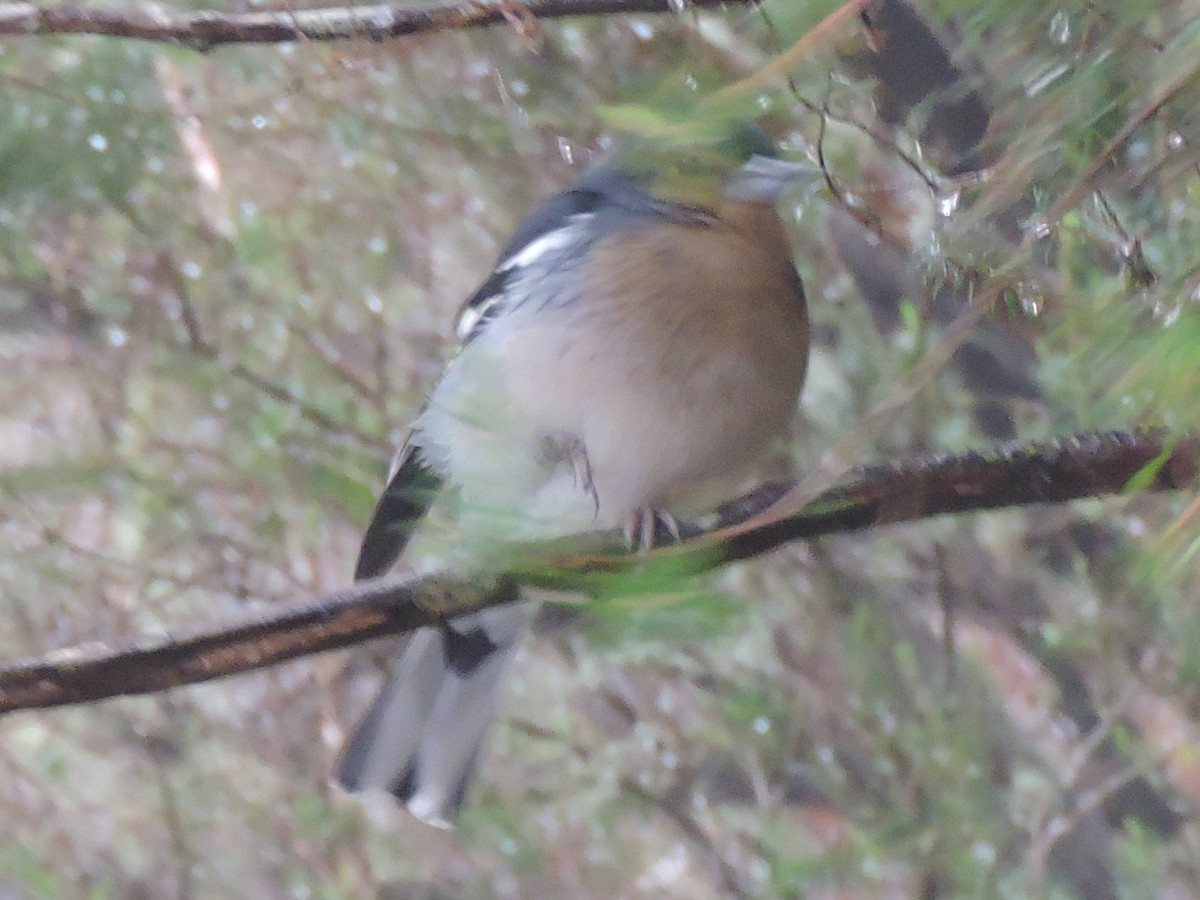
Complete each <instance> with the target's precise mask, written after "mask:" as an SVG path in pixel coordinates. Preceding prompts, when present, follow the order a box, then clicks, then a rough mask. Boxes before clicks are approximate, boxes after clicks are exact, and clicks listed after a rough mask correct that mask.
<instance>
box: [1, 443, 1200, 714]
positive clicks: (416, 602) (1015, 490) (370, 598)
mask: <svg viewBox="0 0 1200 900" xmlns="http://www.w3.org/2000/svg"><path fill="white" fill-rule="evenodd" d="M1197 473H1200V440H1197V439H1195V438H1188V439H1183V440H1180V439H1172V438H1171V437H1170V436H1169V435H1168V434H1167V433H1166V432H1165V431H1162V430H1146V431H1137V432H1110V433H1102V434H1096V433H1087V434H1080V435H1076V436H1074V437H1070V438H1065V439H1062V440H1057V441H1052V442H1049V443H1046V444H1037V445H1033V444H1030V445H1012V446H1008V447H1003V448H1000V449H998V450H995V451H990V452H986V453H985V452H971V453H966V454H962V455H958V456H944V457H938V458H935V459H927V460H920V461H917V462H911V463H893V464H888V465H881V466H870V467H866V468H862V469H859V470H856V471H854V472H851V473H850V474H849V476H848V477H847V479H846V480H845V482H844V484H843V485H842V486H840V487H835V488H833V489H832V490H829V491H826V492H825V493H823V494H822V495H821V496H820V497H818V498H817V500H816V501H814V502H813V503H812V504H811V505H810V506H808V507H807V508H806V509H805V510H803V511H802V512H800V513H797V514H795V515H788V516H784V517H781V518H778V519H772V518H771V517H770V509H769V506H770V504H771V503H772V502H774V500H776V499H778V498H779V497H780V496H782V495H784V494H786V493H787V491H789V490H790V489H791V485H773V486H771V485H767V486H764V487H762V488H759V489H758V490H756V491H754V492H752V493H751V494H748V495H746V496H745V497H743V498H742V499H741V500H738V501H735V502H734V503H732V504H728V505H727V506H726V507H724V508H723V509H722V511H721V515H720V520H721V521H720V524H719V527H718V528H717V529H715V530H713V531H709V532H706V533H701V532H698V531H696V530H695V529H693V530H692V533H691V536H690V537H688V538H687V539H686V540H684V541H683V542H682V543H681V544H679V545H677V546H674V547H665V548H663V549H660V550H657V551H655V552H654V553H651V554H649V555H643V556H630V555H629V554H627V553H625V552H624V551H623V550H621V544H620V537H619V535H617V534H615V533H607V534H599V535H586V536H581V537H578V538H572V539H571V540H569V541H560V542H554V543H551V544H546V545H538V546H533V547H530V548H529V552H528V553H527V554H525V555H523V556H522V557H521V559H520V561H519V562H517V563H515V564H514V565H513V566H512V567H511V568H510V571H509V572H508V573H506V574H505V575H502V576H498V577H496V578H494V579H493V580H492V581H490V582H477V581H476V582H473V581H468V580H465V579H456V578H452V577H448V576H435V577H429V578H422V579H414V580H409V581H397V580H394V579H382V580H379V581H374V582H364V583H362V584H359V585H355V586H353V587H351V588H347V589H346V590H345V591H340V592H337V593H334V594H331V595H328V596H325V597H321V598H319V599H317V600H315V601H314V602H312V603H311V604H309V605H307V606H303V607H301V608H299V609H289V610H285V611H283V612H279V613H270V614H266V615H263V614H259V615H257V616H256V617H255V618H254V619H252V620H250V621H244V622H240V623H235V624H232V625H226V626H224V627H217V628H213V629H210V630H207V631H203V632H200V633H197V634H195V635H193V636H190V637H185V638H178V639H168V640H162V641H154V642H150V643H146V644H143V645H142V646H137V647H133V648H126V649H118V650H114V649H112V648H109V647H107V646H105V645H102V644H92V645H86V646H81V647H75V648H71V649H68V650H61V651H57V652H55V653H52V654H49V655H47V656H46V657H44V658H42V659H40V660H35V661H32V662H25V663H18V664H15V665H12V666H8V667H6V668H3V669H0V713H3V712H10V711H13V710H17V709H35V708H44V707H50V706H61V705H64V704H69V703H82V702H87V701H92V700H99V699H102V698H105V697H114V696H119V695H125V694H142V693H149V692H153V691H160V690H164V689H166V688H170V687H178V686H180V685H185V684H194V683H197V682H201V681H208V680H210V679H213V678H219V677H222V676H224V675H232V674H235V673H238V672H244V671H249V670H252V669H258V668H263V667H265V666H269V665H273V664H275V663H279V662H283V661H284V660H288V659H293V658H295V657H298V656H303V655H306V654H309V653H316V652H319V651H322V650H330V649H333V648H336V647H345V646H349V645H352V644H356V643H360V642H362V641H365V640H369V639H371V638H375V637H382V636H384V635H394V634H402V633H405V632H408V631H412V630H414V629H416V628H420V627H423V626H427V625H435V624H438V623H441V622H444V621H446V620H447V619H452V618H454V617H455V616H459V615H462V614H464V613H467V612H471V611H473V610H476V609H480V608H482V607H485V606H492V605H496V604H500V603H511V602H513V601H515V600H516V599H517V597H518V596H519V589H518V588H519V586H520V585H522V584H524V585H532V586H542V587H555V588H569V589H576V590H584V591H586V590H589V589H591V590H595V589H597V588H599V587H601V586H602V585H603V584H604V583H605V581H606V580H607V579H608V578H610V577H611V576H613V575H616V574H624V573H627V572H630V571H632V570H635V569H639V568H642V567H646V566H650V565H655V564H657V563H659V562H663V563H664V564H665V565H668V566H669V567H670V570H671V571H672V572H674V573H677V574H678V575H679V576H680V577H684V576H686V575H687V574H689V573H699V572H703V571H708V570H711V569H714V568H717V567H719V566H721V565H724V564H726V563H729V562H732V561H734V560H740V559H747V558H749V557H753V556H759V555H761V554H764V553H766V552H767V551H769V550H771V549H773V548H775V547H778V546H780V545H781V544H784V543H787V542H789V541H795V540H801V539H807V538H814V537H819V536H821V535H828V534H836V533H842V532H849V531H860V530H865V529H867V528H871V527H875V526H880V525H887V524H891V523H896V522H906V521H912V520H915V519H919V518H926V517H929V516H936V515H943V514H946V513H963V512H971V511H980V510H989V509H998V508H1001V507H1015V506H1023V505H1028V504H1034V503H1062V502H1066V501H1069V500H1075V499H1080V498H1083V497H1100V496H1104V495H1110V494H1117V493H1121V492H1124V491H1126V490H1129V489H1130V485H1131V484H1136V487H1137V488H1138V489H1139V490H1143V491H1166V490H1176V489H1180V488H1187V487H1190V486H1193V485H1194V482H1195V480H1196V477H1197ZM738 523H744V524H738ZM585 546H586V547H589V548H595V549H594V550H592V549H587V550H586V551H583V552H581V548H583V547H585Z"/></svg>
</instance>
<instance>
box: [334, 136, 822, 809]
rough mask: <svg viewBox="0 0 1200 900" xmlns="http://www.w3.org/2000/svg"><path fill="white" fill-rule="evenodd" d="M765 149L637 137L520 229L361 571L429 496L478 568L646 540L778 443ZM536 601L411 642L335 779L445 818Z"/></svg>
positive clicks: (775, 299) (788, 283)
mask: <svg viewBox="0 0 1200 900" xmlns="http://www.w3.org/2000/svg"><path fill="white" fill-rule="evenodd" d="M772 151H773V147H772V146H771V145H770V143H769V142H767V141H766V139H765V136H763V135H762V134H761V132H758V131H757V130H755V129H750V128H744V127H743V128H739V129H736V130H735V133H734V135H733V137H731V138H728V139H726V140H724V141H723V142H719V143H716V144H713V145H709V146H707V148H706V149H699V148H685V149H683V150H681V149H679V148H678V147H673V148H670V149H669V151H668V152H667V153H666V154H665V162H664V154H662V153H655V152H647V151H646V149H645V147H644V146H641V147H639V148H638V149H636V150H634V151H627V152H623V153H619V154H618V155H617V156H615V157H614V159H612V160H610V161H609V162H608V163H607V164H604V165H601V166H599V167H597V168H595V169H593V170H592V171H591V172H589V173H588V174H586V175H585V176H584V177H583V178H582V179H581V180H580V181H579V183H578V184H576V185H575V186H574V187H573V188H570V189H569V190H567V191H564V192H563V193H560V194H557V195H556V196H553V197H551V198H550V199H549V200H547V201H546V202H545V203H543V204H542V206H541V207H540V208H539V209H538V210H537V211H536V212H534V213H533V214H532V215H531V216H530V217H529V218H528V219H526V220H525V221H524V222H523V223H522V224H521V225H520V226H519V227H518V228H517V230H516V233H515V235H514V236H513V238H512V240H510V241H509V242H508V245H507V246H506V247H505V248H504V250H503V251H502V253H501V254H500V260H499V262H498V263H497V265H496V267H495V268H494V270H493V271H492V274H491V275H490V276H489V277H488V278H487V280H486V281H485V282H484V283H483V285H482V287H480V288H479V290H478V291H476V293H475V294H474V295H473V296H472V297H471V298H470V299H468V300H467V302H466V303H465V304H464V306H463V307H462V309H461V311H460V313H459V316H458V322H457V332H458V337H459V339H460V341H461V348H460V350H459V352H458V354H457V355H456V356H455V357H454V359H453V360H452V361H451V362H450V364H449V365H448V366H447V368H446V371H445V373H444V375H443V377H442V379H441V380H440V381H439V382H438V384H437V386H436V387H435V388H434V389H433V392H432V394H431V395H430V397H429V399H428V401H427V403H426V405H425V407H424V409H423V410H422V412H421V413H420V414H419V416H418V417H417V420H416V422H415V424H414V425H413V428H412V432H411V434H410V436H409V438H408V440H407V442H406V443H405V445H404V446H403V447H402V448H401V450H400V452H399V454H398V455H397V458H396V461H395V463H394V464H393V466H392V471H391V474H390V476H389V480H388V485H387V488H386V490H385V491H384V493H383V495H382V497H381V498H380V500H379V504H378V506H377V508H376V510H375V514H374V518H373V519H372V521H371V524H370V526H369V527H368V529H367V533H366V536H365V538H364V541H363V545H362V550H361V553H360V555H359V559H358V565H357V569H356V572H355V577H356V579H365V578H373V577H378V576H380V575H383V574H386V573H387V572H388V571H389V570H390V569H391V568H392V567H393V565H395V563H396V562H397V560H398V559H399V557H400V555H401V553H402V551H404V549H405V546H406V544H407V543H408V541H409V538H410V536H411V535H412V534H413V532H414V530H415V526H416V525H417V524H418V522H419V521H420V520H421V519H423V518H424V516H425V514H426V512H427V511H428V510H429V508H430V506H431V504H432V503H433V502H434V498H435V496H438V495H439V492H440V494H441V495H452V496H453V504H454V508H453V513H452V517H453V521H454V523H455V527H456V529H457V537H456V538H455V540H454V544H455V546H456V547H457V548H459V550H460V551H461V553H460V555H461V556H463V557H464V558H465V559H467V560H471V561H475V562H478V561H480V560H488V559H492V560H493V561H494V554H495V553H496V552H499V550H500V548H504V547H509V548H511V546H512V542H513V541H517V540H523V539H530V538H538V537H549V536H555V535H562V534H566V533H573V532H578V531H580V530H585V529H588V528H597V527H616V526H622V527H624V528H625V532H626V535H627V538H629V539H630V540H631V541H632V542H634V543H638V544H640V545H641V546H643V547H648V546H649V543H650V541H651V539H652V536H653V533H654V527H655V521H656V519H658V520H659V521H661V522H663V523H664V524H666V525H667V526H668V527H670V525H671V523H672V522H673V521H674V520H673V519H672V518H671V517H670V511H672V510H678V509H679V508H680V506H679V504H680V503H683V502H686V501H687V500H688V498H689V497H695V496H704V497H706V498H707V497H713V493H712V490H711V489H712V487H713V486H714V485H719V484H726V485H729V486H732V484H731V482H732V480H734V479H738V478H739V477H741V478H744V477H745V476H746V475H747V474H748V471H749V470H750V469H751V468H752V467H753V465H754V464H755V463H756V462H758V461H759V460H760V458H761V457H762V455H763V454H764V451H765V450H766V449H767V448H768V446H769V445H770V444H771V443H772V442H773V441H774V440H776V439H777V438H779V437H780V436H782V435H784V434H785V433H786V432H787V430H788V427H789V424H790V423H791V420H792V418H793V415H794V411H795V407H796V404H797V399H798V396H799V393H800V387H801V384H802V382H803V379H804V372H805V367H806V364H807V359H808V344H809V335H808V318H807V312H806V309H805V301H804V292H803V289H802V287H801V284H800V279H799V277H798V276H797V274H796V271H795V269H794V268H793V265H792V261H791V248H790V244H789V241H788V238H787V236H786V234H785V232H784V229H783V227H782V223H781V222H780V220H779V218H778V215H777V213H776V210H775V202H776V200H777V198H778V196H779V194H780V192H781V190H782V189H783V188H784V186H785V185H787V184H788V183H789V181H790V180H792V179H793V178H795V177H796V176H797V175H799V174H802V173H804V172H806V171H808V167H807V166H804V165H800V164H796V163H787V162H784V161H782V160H779V159H777V158H774V155H773V152H772ZM443 487H447V488H451V489H452V490H448V491H442V490H441V489H442V488H443ZM714 499H716V498H715V497H714ZM439 502H440V501H439ZM434 543H436V541H434ZM464 548H465V549H464ZM444 552H445V548H444V547H434V548H433V553H434V555H439V554H442V555H443V559H444V558H445V556H444ZM410 556H411V554H410ZM460 562H461V561H460ZM483 564H485V563H483ZM533 609H534V604H532V603H522V604H518V605H515V606H506V607H498V608H492V609H488V610H484V611H481V612H479V613H476V614H472V615H468V616H463V617H461V618H459V619H455V620H454V621H452V622H449V623H447V624H446V625H445V626H441V627H431V628H425V629H421V630H420V631H418V632H416V633H415V634H414V635H412V636H411V637H410V639H409V640H408V643H407V645H406V646H405V649H404V651H403V654H402V656H401V657H400V659H399V661H398V663H397V664H396V666H395V668H394V670H393V672H392V674H391V677H390V679H389V681H388V683H387V685H386V686H385V687H384V689H383V690H382V691H381V693H380V694H379V696H378V697H377V698H376V700H375V702H374V703H373V705H372V706H371V708H370V710H369V711H368V713H367V715H366V717H365V718H364V720H363V721H362V722H361V724H360V725H359V727H358V730H357V731H356V733H355V734H354V736H353V737H352V738H351V740H350V741H349V743H348V745H347V747H346V750H345V751H344V754H343V757H342V759H341V762H340V765H339V769H338V779H339V781H340V783H341V784H342V786H343V787H345V788H346V789H347V790H359V789H366V788H382V789H384V790H386V791H389V792H391V793H392V794H393V795H395V796H396V797H397V798H398V799H399V800H400V801H401V802H402V803H404V804H405V805H407V807H408V808H409V810H410V811H411V812H412V813H413V814H415V815H416V816H418V817H419V818H422V819H424V820H426V821H428V822H431V823H433V824H440V825H445V824H447V822H448V820H449V818H450V817H451V816H452V815H453V813H454V812H455V811H456V810H457V808H458V807H459V806H460V804H461V803H462V800H463V795H464V792H465V790H466V788H467V785H468V782H469V779H470V776H471V774H472V772H473V770H474V768H475V763H476V759H477V756H478V752H479V748H480V744H481V742H482V739H483V736H484V732H485V730H486V728H487V725H488V722H489V720H490V719H491V718H492V716H493V715H494V711H495V708H496V705H497V702H498V699H499V690H500V684H501V679H502V677H503V675H504V673H505V671H506V670H507V668H508V666H509V664H510V663H511V661H512V659H513V657H514V656H515V653H516V649H517V646H518V643H519V641H520V639H521V637H522V635H523V634H524V633H525V631H526V630H527V629H528V627H529V624H530V621H531V618H532V614H533Z"/></svg>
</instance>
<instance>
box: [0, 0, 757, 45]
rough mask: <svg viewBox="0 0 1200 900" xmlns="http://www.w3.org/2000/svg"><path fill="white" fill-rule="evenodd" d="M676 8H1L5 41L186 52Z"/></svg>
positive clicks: (720, 0)
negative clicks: (50, 40) (67, 37)
mask: <svg viewBox="0 0 1200 900" xmlns="http://www.w3.org/2000/svg"><path fill="white" fill-rule="evenodd" d="M753 2H754V0H687V2H686V6H687V7H691V8H714V7H718V6H738V5H747V6H748V5H750V4H751V3H753ZM683 5H684V4H680V3H676V2H672V0H524V2H515V0H500V2H495V3H482V2H477V0H475V2H472V0H468V2H463V3H443V4H440V5H430V6H421V7H409V6H400V5H396V4H390V3H381V4H377V5H374V6H344V7H340V6H335V7H327V8H325V9H304V10H281V11H265V12H252V13H224V12H212V11H204V12H195V13H190V14H186V15H179V16H170V15H167V14H165V13H162V12H156V11H151V10H149V9H147V8H144V7H143V8H141V9H109V8H101V7H87V6H76V5H74V4H62V5H59V6H37V5H34V4H32V3H0V35H16V36H22V35H42V34H95V35H104V36H107V37H121V38H133V39H134V40H141V41H158V42H164V43H171V44H181V45H183V46H186V47H191V48H193V49H195V50H200V51H204V50H209V49H211V48H213V47H218V46H221V45H223V44H281V43H286V42H288V41H346V40H355V39H362V38H367V39H370V40H374V41H383V40H387V39H390V38H398V37H404V36H406V35H412V34H426V33H429V32H434V31H443V30H447V29H464V28H480V27H483V26H487V25H498V24H500V23H502V22H507V21H518V22H519V21H521V20H526V19H558V18H564V17H567V16H595V15H605V14H622V13H671V12H678V10H679V8H680V7H681V6H683Z"/></svg>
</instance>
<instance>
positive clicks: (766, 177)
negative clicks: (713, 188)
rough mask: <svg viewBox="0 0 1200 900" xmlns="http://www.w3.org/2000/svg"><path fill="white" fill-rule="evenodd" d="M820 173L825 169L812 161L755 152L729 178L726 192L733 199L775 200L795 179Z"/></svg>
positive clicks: (798, 179)
mask: <svg viewBox="0 0 1200 900" xmlns="http://www.w3.org/2000/svg"><path fill="white" fill-rule="evenodd" d="M820 175H821V170H820V169H819V168H818V167H817V166H814V165H813V164H812V163H809V162H797V161H794V160H788V159H779V158H778V157H774V156H759V155H757V154H755V155H754V156H751V157H750V158H749V159H748V160H746V162H745V163H743V164H742V166H741V167H740V168H739V169H738V170H737V172H735V173H734V175H733V177H731V178H730V179H729V182H728V184H727V185H726V186H725V191H724V193H725V196H726V197H727V198H729V199H730V200H742V201H748V202H760V203H766V202H773V201H775V200H776V199H778V197H779V195H780V194H781V193H783V190H784V188H786V187H787V186H788V185H789V184H791V183H792V182H795V181H801V180H804V179H806V178H816V177H820Z"/></svg>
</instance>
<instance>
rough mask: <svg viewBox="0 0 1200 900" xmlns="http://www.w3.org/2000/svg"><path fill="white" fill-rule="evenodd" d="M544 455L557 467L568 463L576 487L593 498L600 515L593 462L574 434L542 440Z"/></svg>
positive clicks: (593, 505)
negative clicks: (593, 475)
mask: <svg viewBox="0 0 1200 900" xmlns="http://www.w3.org/2000/svg"><path fill="white" fill-rule="evenodd" d="M542 455H543V457H544V458H545V459H546V461H547V462H549V463H551V464H553V465H557V464H559V463H567V464H568V465H570V467H571V474H572V476H574V479H575V487H577V488H580V489H582V490H583V491H584V493H586V494H587V495H588V496H589V497H591V498H592V507H593V509H594V514H595V515H600V494H599V493H598V492H597V491H596V481H595V479H594V478H593V477H592V462H591V460H590V459H588V453H587V447H585V446H584V444H583V441H582V440H581V439H580V438H578V437H576V436H575V435H573V434H561V435H557V436H553V437H546V438H544V439H543V440H542Z"/></svg>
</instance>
